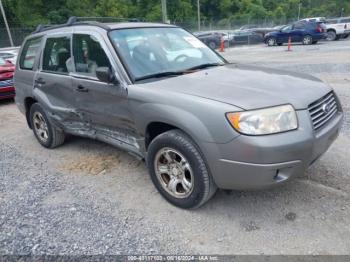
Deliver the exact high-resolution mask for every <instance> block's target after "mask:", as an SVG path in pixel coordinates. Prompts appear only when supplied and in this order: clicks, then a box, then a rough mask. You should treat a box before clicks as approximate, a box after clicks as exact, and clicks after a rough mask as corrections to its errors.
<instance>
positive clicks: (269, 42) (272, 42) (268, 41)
mask: <svg viewBox="0 0 350 262" xmlns="http://www.w3.org/2000/svg"><path fill="white" fill-rule="evenodd" d="M266 43H267V45H268V46H274V45H276V39H275V38H273V37H270V38H268V39H267V41H266Z"/></svg>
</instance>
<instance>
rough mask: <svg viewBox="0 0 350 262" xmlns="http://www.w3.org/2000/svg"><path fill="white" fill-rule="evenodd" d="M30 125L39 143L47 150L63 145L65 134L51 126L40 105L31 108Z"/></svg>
mask: <svg viewBox="0 0 350 262" xmlns="http://www.w3.org/2000/svg"><path fill="white" fill-rule="evenodd" d="M30 123H31V127H32V129H33V132H34V135H35V137H36V139H37V140H38V141H39V143H40V144H41V145H42V146H44V147H46V148H55V147H58V146H60V145H61V144H63V142H64V139H65V134H64V132H63V131H61V130H58V129H57V128H56V127H55V126H54V125H52V124H51V122H50V120H49V119H48V117H47V115H46V113H45V111H44V109H43V108H42V107H41V106H40V105H39V104H38V103H36V104H34V105H32V107H31V108H30Z"/></svg>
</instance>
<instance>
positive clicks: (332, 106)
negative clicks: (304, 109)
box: [308, 92, 339, 130]
mask: <svg viewBox="0 0 350 262" xmlns="http://www.w3.org/2000/svg"><path fill="white" fill-rule="evenodd" d="M308 110H309V112H310V116H311V120H312V124H313V126H314V129H315V130H318V129H320V128H321V127H323V126H324V125H326V124H327V123H328V122H329V121H330V120H331V119H332V118H333V117H334V116H335V115H336V113H337V112H338V110H339V109H338V103H337V99H336V97H335V95H334V93H333V92H330V93H328V94H327V95H325V96H324V97H322V98H320V99H318V100H317V101H315V102H313V103H312V104H310V105H309V107H308Z"/></svg>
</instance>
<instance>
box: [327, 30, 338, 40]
mask: <svg viewBox="0 0 350 262" xmlns="http://www.w3.org/2000/svg"><path fill="white" fill-rule="evenodd" d="M336 38H337V34H336V33H335V32H334V31H333V30H331V31H328V32H327V40H328V41H334V40H335V39H336Z"/></svg>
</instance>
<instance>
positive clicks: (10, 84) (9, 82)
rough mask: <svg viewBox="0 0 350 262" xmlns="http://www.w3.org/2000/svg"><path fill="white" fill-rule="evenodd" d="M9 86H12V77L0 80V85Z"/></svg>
mask: <svg viewBox="0 0 350 262" xmlns="http://www.w3.org/2000/svg"><path fill="white" fill-rule="evenodd" d="M9 86H13V80H12V79H7V80H0V87H9Z"/></svg>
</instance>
